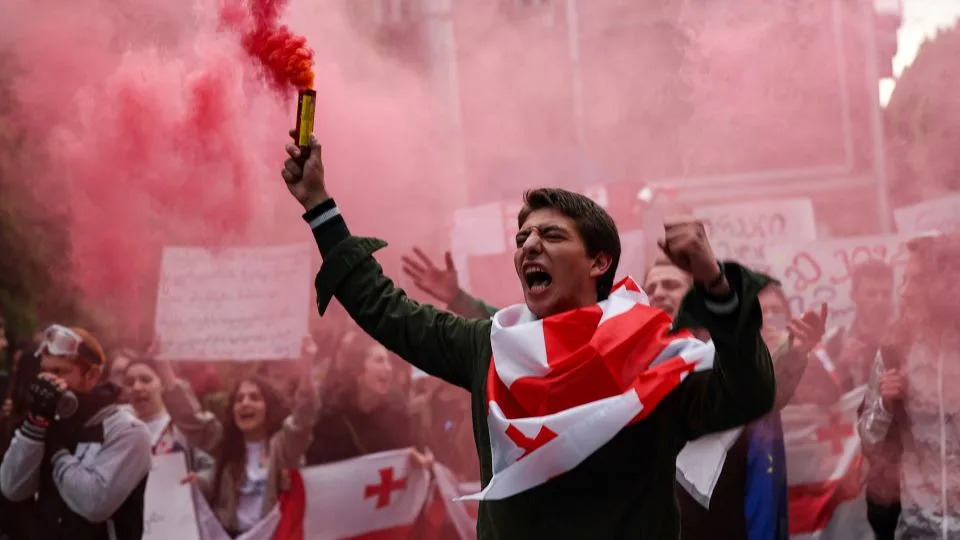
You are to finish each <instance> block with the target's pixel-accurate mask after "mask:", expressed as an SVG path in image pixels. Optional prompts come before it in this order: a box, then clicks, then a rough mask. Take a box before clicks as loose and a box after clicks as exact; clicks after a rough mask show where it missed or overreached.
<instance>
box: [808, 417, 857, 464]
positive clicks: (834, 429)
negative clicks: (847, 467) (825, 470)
mask: <svg viewBox="0 0 960 540" xmlns="http://www.w3.org/2000/svg"><path fill="white" fill-rule="evenodd" d="M829 422H830V425H829V426H827V427H822V428H820V429H818V430H817V440H818V441H820V442H823V441H830V448H831V450H832V451H833V455H835V456H837V455H840V454H842V453H843V441H844V440H846V439H847V437H850V436H851V435H853V425H852V424H849V423H845V419H844V418H843V417H842V416H840V415H836V414H834V415H831V416H830V420H829Z"/></svg>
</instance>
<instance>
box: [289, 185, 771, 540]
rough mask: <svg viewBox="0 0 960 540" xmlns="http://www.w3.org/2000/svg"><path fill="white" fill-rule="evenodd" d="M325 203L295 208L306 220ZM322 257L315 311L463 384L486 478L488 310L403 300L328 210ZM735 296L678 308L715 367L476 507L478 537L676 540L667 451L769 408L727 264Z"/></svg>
mask: <svg viewBox="0 0 960 540" xmlns="http://www.w3.org/2000/svg"><path fill="white" fill-rule="evenodd" d="M331 206H332V203H331V204H330V206H328V207H325V208H323V207H318V208H316V209H314V210H311V211H310V212H308V213H307V214H305V216H304V218H305V219H306V220H307V221H308V222H309V221H311V219H313V220H317V216H318V215H321V213H322V212H324V211H329V210H330V207H331ZM314 236H315V237H316V239H317V243H318V244H319V245H320V249H321V253H322V255H323V258H324V261H323V266H322V267H321V269H320V272H319V274H318V275H317V279H316V287H317V307H318V309H319V311H320V313H321V314H323V312H324V310H325V309H326V306H327V304H328V302H329V301H330V299H331V297H332V296H336V298H337V299H338V300H339V301H340V303H341V304H342V305H343V307H344V308H345V309H346V310H347V312H348V313H349V314H350V315H351V316H352V317H353V319H354V320H355V321H356V322H357V324H358V325H359V326H360V327H361V328H363V330H364V331H366V332H367V333H369V334H370V335H371V336H373V337H374V338H375V339H376V340H377V341H379V342H380V343H382V344H383V345H384V346H385V347H387V348H388V349H390V350H392V351H393V352H395V353H397V354H398V355H399V356H401V357H402V358H404V359H406V360H407V361H408V362H410V363H411V364H413V365H415V366H417V367H418V368H420V369H422V370H423V371H425V372H427V373H429V374H431V375H434V376H436V377H439V378H441V379H443V380H445V381H448V382H450V383H452V384H455V385H457V386H460V387H463V388H465V389H467V390H468V391H469V392H470V393H471V395H472V402H473V431H474V436H475V439H476V446H477V453H478V455H479V457H480V470H481V476H482V481H483V482H484V484H486V482H488V481H489V480H490V477H491V476H492V468H491V463H490V462H491V455H490V436H489V434H488V431H487V400H486V383H487V372H488V368H489V364H490V359H491V356H492V353H491V348H490V328H491V321H490V320H489V319H476V320H468V319H464V318H461V317H458V316H456V315H453V314H452V313H449V312H446V311H442V310H440V309H437V308H434V307H432V306H429V305H422V304H419V303H417V302H415V301H414V300H411V299H410V298H408V297H407V295H406V294H405V293H404V292H403V291H402V290H400V289H398V288H396V287H395V286H394V284H393V282H392V281H390V280H389V279H388V278H386V277H384V275H383V272H382V269H381V267H380V265H379V264H378V263H377V261H376V260H375V259H374V258H373V256H372V255H373V253H374V252H375V251H377V250H378V249H381V248H383V247H384V246H385V245H386V244H385V243H384V242H382V241H380V240H376V239H371V238H358V237H354V236H349V232H348V231H347V229H346V225H345V224H344V223H343V221H342V219H341V218H340V217H339V216H337V217H336V219H335V220H333V222H330V221H328V222H325V223H322V224H320V225H319V226H315V227H314ZM726 272H727V277H728V279H729V281H730V283H731V285H732V287H733V289H734V290H735V291H736V292H737V294H738V295H739V298H740V299H741V301H740V302H739V305H738V307H736V308H735V309H734V311H733V312H731V313H728V314H726V315H722V316H721V315H716V314H714V313H713V312H712V311H711V310H710V309H708V308H707V305H706V304H705V301H704V296H703V295H702V294H700V293H697V292H694V293H692V294H691V296H690V297H688V298H687V300H686V301H685V302H684V309H685V310H687V312H688V313H689V315H690V316H691V317H692V318H693V319H694V320H696V321H697V322H698V324H699V325H700V326H702V327H705V328H707V329H708V330H710V333H711V336H712V338H713V340H714V344H715V345H716V349H717V357H716V360H715V363H714V369H713V370H709V371H704V372H698V373H692V374H691V375H690V376H688V377H687V378H686V379H685V380H684V382H683V383H682V384H681V385H680V386H679V387H678V388H677V389H676V390H674V391H673V392H672V393H671V394H670V395H668V396H667V397H666V398H665V399H664V400H663V401H661V403H660V404H659V405H658V406H657V408H656V410H655V411H654V412H653V413H652V414H651V415H650V416H649V417H647V418H646V419H644V420H643V421H641V422H638V423H636V424H633V425H631V426H629V427H627V428H625V429H624V430H623V431H621V432H620V433H619V434H618V435H617V436H616V437H614V439H613V440H611V441H610V442H608V443H607V444H606V445H604V446H603V447H601V448H600V449H599V450H597V451H596V452H595V453H594V454H593V455H591V456H590V457H589V458H587V459H586V460H585V461H584V462H583V463H581V464H580V465H579V466H577V467H576V468H574V469H573V470H571V471H569V472H567V473H564V474H562V475H560V476H558V477H556V478H554V479H552V480H550V481H549V482H547V483H545V484H542V485H540V486H537V487H535V488H532V489H530V490H528V491H526V492H523V493H520V494H517V495H514V496H512V497H509V498H507V499H504V500H499V501H484V502H482V503H481V505H480V514H479V518H478V523H477V529H478V534H479V538H481V539H493V538H497V539H501V538H503V539H532V538H591V539H593V538H598V539H604V538H643V539H657V540H659V539H664V538H677V537H678V534H679V532H678V531H679V522H678V521H679V520H678V511H677V505H676V501H675V498H674V492H673V486H674V476H675V462H676V457H677V453H678V452H679V451H680V449H681V448H682V447H683V445H684V444H685V443H686V442H687V441H689V440H691V439H695V438H697V437H700V436H701V435H704V434H707V433H711V432H717V431H723V430H726V429H730V428H732V427H734V426H738V425H742V424H745V423H747V422H749V421H750V420H753V419H755V418H758V417H760V416H761V415H763V414H764V413H766V412H767V411H769V410H770V408H771V406H772V404H773V397H774V378H773V370H772V366H771V363H770V356H769V353H768V352H767V349H766V347H765V346H764V344H763V341H762V340H761V339H760V334H759V330H760V325H761V317H760V306H759V304H758V302H757V301H756V295H757V293H758V292H759V290H760V285H761V284H760V282H759V281H758V280H757V279H755V278H754V276H753V275H752V274H751V273H749V272H748V271H745V270H743V269H742V268H740V267H738V266H736V265H728V266H727V269H726Z"/></svg>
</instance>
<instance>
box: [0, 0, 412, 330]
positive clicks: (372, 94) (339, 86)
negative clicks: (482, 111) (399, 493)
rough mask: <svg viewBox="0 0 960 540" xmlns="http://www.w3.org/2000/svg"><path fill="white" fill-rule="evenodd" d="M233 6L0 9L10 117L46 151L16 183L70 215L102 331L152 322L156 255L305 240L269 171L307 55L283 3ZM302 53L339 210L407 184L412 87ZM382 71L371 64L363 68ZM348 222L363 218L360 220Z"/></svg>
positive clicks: (330, 45)
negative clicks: (105, 319) (179, 247)
mask: <svg viewBox="0 0 960 540" xmlns="http://www.w3.org/2000/svg"><path fill="white" fill-rule="evenodd" d="M175 4H176V5H175ZM327 7H328V8H330V9H331V10H334V9H335V8H336V7H337V6H327ZM243 9H245V8H244V5H242V4H236V5H231V6H228V8H225V9H224V10H223V11H221V8H220V6H218V5H217V2H213V1H209V2H208V1H206V0H203V1H200V2H196V3H194V4H192V5H190V4H183V3H173V2H166V1H162V0H148V1H144V2H138V3H136V5H132V4H128V3H124V2H115V1H110V0H82V1H77V2H66V1H47V2H28V1H13V2H5V3H4V5H3V6H2V7H0V20H2V21H3V22H2V23H0V35H2V36H5V38H2V43H0V46H2V47H3V49H4V50H5V51H6V52H7V53H8V54H7V57H8V58H9V59H10V62H11V64H12V71H13V72H14V74H15V75H14V78H13V80H12V83H11V85H12V90H13V96H14V99H15V101H16V104H15V111H16V112H15V120H16V122H17V124H18V127H19V128H22V129H23V131H24V135H25V138H26V141H27V142H28V144H29V145H31V146H32V147H34V148H37V149H38V150H41V154H42V155H43V156H44V157H43V161H42V163H38V164H35V166H32V167H30V171H31V176H30V177H29V178H22V181H23V182H27V183H30V184H31V185H32V186H33V189H35V190H36V191H37V194H38V195H39V200H41V201H42V205H41V206H42V207H41V208H36V209H33V210H31V211H36V212H44V211H46V210H48V209H50V208H54V207H57V208H63V207H67V208H68V209H69V214H70V216H71V218H70V219H71V221H70V223H69V230H70V236H71V244H72V249H71V253H70V254H69V255H70V256H71V258H72V261H71V262H72V269H73V271H72V275H71V276H69V277H68V276H63V278H64V279H72V280H74V281H75V282H76V284H77V285H78V286H79V289H80V290H81V292H82V293H84V299H83V302H84V303H85V307H86V308H87V309H89V310H92V311H98V310H100V311H103V310H105V312H109V313H112V314H115V315H119V316H120V317H122V320H115V321H112V322H114V323H115V325H116V326H117V328H113V329H112V330H113V331H117V332H118V333H129V332H135V331H139V330H141V329H139V328H133V327H131V325H135V324H137V323H140V324H149V323H150V322H151V317H152V315H151V313H150V311H151V306H152V302H153V300H154V297H155V295H156V281H155V276H156V272H157V265H158V261H159V256H160V250H161V247H162V246H163V245H170V244H173V245H176V244H189V245H195V244H202V245H209V246H218V245H229V244H249V243H277V242H285V241H304V240H307V239H308V238H309V237H308V236H307V235H306V231H305V230H304V229H303V225H302V223H300V222H299V212H300V210H298V208H297V207H296V205H295V203H293V202H292V201H290V200H288V199H289V197H288V195H287V194H286V192H285V191H286V190H285V188H284V186H283V182H282V180H281V179H280V177H279V170H280V168H281V167H282V161H283V159H284V154H283V148H282V146H283V144H285V143H286V142H287V141H288V139H287V135H286V134H287V131H288V130H289V129H291V128H292V127H293V124H294V122H293V120H294V114H293V112H294V107H295V102H296V90H295V88H294V87H295V86H310V85H311V83H312V82H313V81H312V80H311V79H312V75H313V74H312V72H310V70H309V61H310V56H311V55H310V51H309V50H308V49H306V48H305V47H304V39H303V38H297V37H296V36H295V34H294V33H293V32H291V31H290V30H287V29H286V28H285V27H280V26H278V20H279V18H281V17H282V16H283V9H284V2H271V1H261V0H258V1H256V2H253V3H252V5H251V7H250V8H247V9H251V12H247V13H245V12H243ZM327 15H328V16H332V13H331V12H329V11H328V12H327ZM341 22H342V21H341ZM307 30H309V28H308V29H307ZM314 30H316V27H314ZM281 42H282V43H281ZM291 44H292V45H296V47H291V46H288V45H291ZM311 45H312V46H313V48H314V50H319V51H320V53H319V54H318V57H319V58H320V63H321V64H323V65H321V66H320V67H319V71H320V73H321V75H322V77H323V81H322V88H321V89H320V92H319V93H320V96H319V100H318V101H319V105H318V113H317V117H318V118H317V130H318V134H320V135H321V137H322V135H323V133H325V132H326V133H333V132H336V133H337V138H338V139H339V140H342V141H347V143H348V144H350V145H352V148H349V149H346V150H345V151H336V150H337V148H338V147H339V146H340V143H338V142H333V143H332V144H331V145H330V146H331V147H332V148H333V149H334V151H333V152H330V154H331V155H332V157H331V158H330V159H328V169H329V170H330V171H331V172H330V174H331V175H336V174H338V173H339V174H344V172H343V171H346V172H347V174H349V175H350V177H351V178H352V180H351V183H339V182H338V187H339V189H338V190H337V194H338V195H341V196H343V197H344V198H345V199H346V200H347V201H349V200H350V199H351V196H350V193H349V192H350V191H353V190H355V191H356V192H357V193H359V192H361V191H370V189H369V188H370V187H371V183H370V182H368V179H371V178H372V179H379V180H374V182H373V183H372V185H377V184H387V185H389V184H391V183H393V184H396V186H395V187H396V188H397V189H401V188H402V183H403V182H404V181H406V180H408V179H413V178H415V176H416V174H417V173H418V172H419V171H418V169H419V168H420V167H422V165H423V163H424V161H423V160H422V159H415V158H414V157H413V156H415V155H417V153H418V151H419V149H423V148H427V147H428V145H427V144H426V142H425V141H424V140H422V139H419V140H418V139H417V138H416V137H417V136H418V135H417V134H419V133H423V132H426V133H430V129H429V128H427V129H425V130H424V129H423V127H424V122H425V118H426V117H425V116H421V115H420V113H421V112H422V111H424V110H425V106H424V105H423V101H422V100H421V98H419V97H418V95H417V91H416V85H415V83H413V82H411V80H410V79H406V80H405V79H404V78H403V76H402V75H398V76H396V77H392V78H391V81H390V87H391V90H392V92H391V94H390V96H389V99H390V102H389V106H388V104H387V102H386V100H387V99H388V96H387V94H386V93H384V92H382V88H384V86H383V85H379V84H378V85H375V86H368V87H366V88H365V87H363V86H360V87H358V86H356V85H351V84H349V82H348V81H345V80H343V79H342V78H340V77H341V75H342V73H341V72H339V70H338V69H337V68H336V59H335V58H334V56H333V53H332V51H337V52H338V54H341V55H342V54H344V53H345V52H348V51H353V52H354V54H364V53H363V51H362V49H363V47H364V45H363V44H362V43H360V41H359V39H358V38H357V37H356V36H354V35H351V34H349V33H348V32H344V31H341V32H340V33H324V35H323V39H322V40H320V41H319V45H317V44H315V43H311ZM271 51H272V52H273V53H274V54H273V55H272V56H271ZM284 55H290V58H286V59H285V58H284ZM278 56H279V58H278ZM371 56H372V55H371ZM264 65H266V67H267V69H266V70H264ZM382 66H383V64H378V63H376V62H372V61H371V62H368V64H367V65H366V66H364V69H363V71H364V72H367V73H369V72H376V70H377V69H380V68H381V67H382ZM284 77H286V78H287V82H286V87H284V82H285V81H284V80H283V78H284ZM402 105H403V106H402ZM409 126H417V130H416V131H413V130H411V129H410V128H409ZM356 148H365V149H367V148H378V152H377V155H376V156H371V155H369V153H367V151H366V150H363V151H357V150H356ZM414 163H416V164H417V166H414V165H413V164H414ZM424 176H425V175H424ZM418 180H419V179H418ZM407 191H408V192H409V190H407ZM367 196H368V197H369V198H370V199H371V201H373V202H376V201H377V200H378V197H377V195H376V193H375V192H374V193H373V194H369V193H368V195H367ZM394 204H396V203H395V202H394ZM347 206H350V205H349V203H348V204H347ZM374 208H376V205H374ZM355 221H356V222H357V223H358V225H359V226H360V227H361V228H362V227H363V224H364V222H365V220H364V217H363V215H360V216H358V217H357V220H355ZM413 230H417V229H416V227H414V228H413ZM422 230H423V229H422V228H421V229H420V231H422ZM35 241H36V242H38V243H41V242H43V238H36V239H35ZM66 255H67V254H64V256H66ZM305 292H306V291H305ZM134 314H135V315H134Z"/></svg>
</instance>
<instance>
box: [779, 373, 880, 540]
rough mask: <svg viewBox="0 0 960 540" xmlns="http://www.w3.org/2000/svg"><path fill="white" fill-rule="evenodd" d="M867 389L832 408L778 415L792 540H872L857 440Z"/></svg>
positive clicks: (799, 408)
mask: <svg viewBox="0 0 960 540" xmlns="http://www.w3.org/2000/svg"><path fill="white" fill-rule="evenodd" d="M865 388H866V387H860V388H857V389H855V390H852V391H850V392H848V393H846V394H844V395H843V397H841V398H840V400H839V401H838V402H837V403H835V404H834V405H831V406H829V407H826V406H821V405H812V404H810V405H789V406H787V407H784V408H783V410H782V411H781V412H780V415H781V418H782V420H783V442H784V448H785V450H786V457H787V481H788V483H789V486H788V488H787V490H788V497H789V505H790V509H789V513H790V521H789V523H790V538H791V539H792V540H806V539H813V538H818V539H837V540H857V539H864V540H865V539H868V538H873V532H872V531H871V529H870V525H869V524H868V523H867V510H866V499H865V497H864V490H863V484H862V481H861V478H862V470H863V466H864V465H863V459H862V455H861V452H860V437H859V436H858V435H857V409H858V408H859V407H860V403H861V402H862V401H863V395H864V390H865Z"/></svg>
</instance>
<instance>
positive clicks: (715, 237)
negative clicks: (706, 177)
mask: <svg viewBox="0 0 960 540" xmlns="http://www.w3.org/2000/svg"><path fill="white" fill-rule="evenodd" d="M693 215H694V216H696V217H698V218H700V219H701V220H703V222H704V225H705V227H706V229H707V235H708V236H709V238H710V243H711V245H712V246H713V250H714V252H715V253H716V255H717V257H719V258H720V259H723V260H733V261H737V262H739V263H741V264H745V265H747V266H749V267H751V268H753V269H755V270H759V271H761V272H769V271H770V270H771V267H770V262H769V259H768V256H767V247H768V246H769V245H771V244H777V243H783V242H788V243H799V242H808V241H811V240H814V239H816V237H817V228H816V222H815V220H814V216H813V203H812V202H810V199H782V200H770V201H755V202H749V203H740V204H723V205H714V206H701V207H699V208H696V209H694V211H693Z"/></svg>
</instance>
